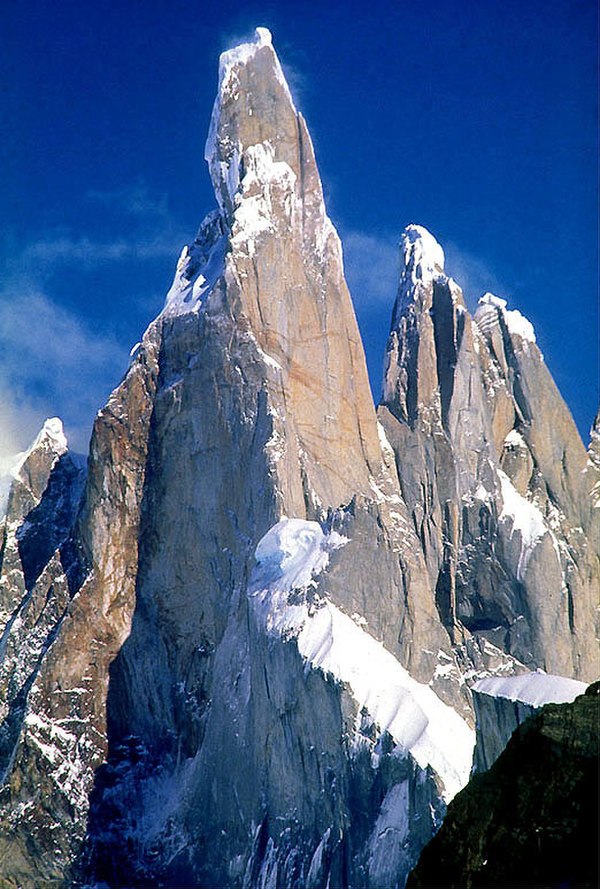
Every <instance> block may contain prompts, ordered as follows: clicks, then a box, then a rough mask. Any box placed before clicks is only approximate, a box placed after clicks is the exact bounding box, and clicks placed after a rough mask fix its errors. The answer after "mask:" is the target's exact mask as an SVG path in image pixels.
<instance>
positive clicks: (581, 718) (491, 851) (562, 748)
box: [407, 683, 600, 889]
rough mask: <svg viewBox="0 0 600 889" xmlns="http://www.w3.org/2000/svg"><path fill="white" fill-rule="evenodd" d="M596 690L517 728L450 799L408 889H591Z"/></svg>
mask: <svg viewBox="0 0 600 889" xmlns="http://www.w3.org/2000/svg"><path fill="white" fill-rule="evenodd" d="M598 691H599V686H598V683H595V685H591V686H590V687H589V689H588V691H587V692H586V694H585V695H580V696H579V697H577V698H576V699H575V701H573V703H566V704H547V705H546V706H545V707H543V708H542V709H541V710H540V711H539V713H537V714H536V715H535V716H533V717H532V718H531V719H528V720H527V721H526V722H525V723H523V725H521V726H520V727H519V728H518V730H517V731H516V732H515V733H514V735H513V736H512V738H511V740H510V741H509V743H508V746H507V747H506V749H505V750H504V752H503V753H502V754H501V756H500V757H499V758H498V759H497V760H496V762H495V763H494V765H493V766H492V767H491V768H490V770H489V771H487V772H484V773H483V774H481V775H477V776H476V777H475V778H474V779H473V780H472V781H471V782H469V784H468V785H467V787H466V788H465V789H464V790H463V791H461V793H460V794H459V795H458V796H457V797H456V798H455V799H454V800H453V801H452V803H451V804H450V806H449V808H448V814H447V817H446V819H445V821H444V824H443V825H442V828H441V830H440V831H439V833H438V834H437V836H436V837H434V839H433V840H432V841H431V843H430V844H429V845H428V846H427V847H426V848H425V850H424V851H423V854H422V856H421V858H420V860H419V863H418V865H417V867H416V868H415V870H414V871H413V872H412V874H411V875H410V877H409V879H408V883H407V889H417V887H426V886H428V887H438V886H447V887H449V889H450V887H457V889H458V887H460V889H463V887H464V889H473V887H476V886H498V887H503V889H504V887H506V889H513V887H514V889H520V887H522V886H547V887H552V889H554V887H556V889H558V887H559V886H574V887H578V889H584V887H586V889H587V887H589V889H593V887H595V886H597V885H598V756H599V749H598V725H599V717H600V714H599V711H598ZM517 788H518V790H517Z"/></svg>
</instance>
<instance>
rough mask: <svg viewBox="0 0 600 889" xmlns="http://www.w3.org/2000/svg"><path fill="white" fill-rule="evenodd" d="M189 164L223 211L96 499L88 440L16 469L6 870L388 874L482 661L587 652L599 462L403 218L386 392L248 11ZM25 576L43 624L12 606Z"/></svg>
mask: <svg viewBox="0 0 600 889" xmlns="http://www.w3.org/2000/svg"><path fill="white" fill-rule="evenodd" d="M206 160H207V162H208V166H209V170H210V174H211V178H212V182H213V185H214V189H215V195H216V199H217V205H218V206H217V209H216V210H215V211H213V212H212V213H210V214H209V215H208V216H207V217H206V218H205V220H204V222H203V223H202V225H201V226H200V229H199V231H198V234H197V236H196V238H195V240H194V241H193V242H192V243H191V244H190V245H188V246H186V247H185V248H184V250H183V252H182V254H181V257H180V259H179V262H178V264H177V269H176V273H175V278H174V281H173V285H172V287H171V289H170V291H169V293H168V294H167V299H166V303H165V307H164V309H163V311H162V312H161V314H160V315H159V316H158V318H157V319H156V320H155V321H153V322H152V323H151V324H150V326H149V327H148V330H147V331H146V333H145V335H144V337H143V339H142V342H141V343H139V344H138V345H137V347H136V348H135V349H134V350H133V353H132V360H131V364H130V367H129V369H128V372H127V374H126V375H125V377H124V379H123V381H122V382H121V384H120V385H119V386H118V387H117V389H115V391H114V392H113V394H112V395H111V397H110V399H109V401H108V403H107V405H106V406H105V407H104V408H103V409H102V410H101V411H100V412H99V414H98V416H97V418H96V422H95V424H94V430H93V434H92V441H91V445H90V454H89V458H88V464H87V477H86V481H85V489H84V491H83V494H82V495H81V499H79V493H80V490H81V489H80V486H79V487H78V484H79V482H78V483H77V484H76V483H75V481H76V478H77V479H81V477H82V476H81V470H80V469H78V470H77V473H78V474H77V475H76V478H75V474H74V473H75V470H73V471H72V473H71V474H72V475H73V479H72V483H71V487H69V486H68V485H67V486H66V487H64V488H61V489H60V490H65V491H66V490H67V489H68V490H69V491H71V492H72V493H71V494H69V495H67V494H66V493H65V494H64V496H63V501H64V502H65V503H67V502H68V503H69V504H70V508H69V510H65V511H63V512H64V515H63V512H60V510H46V511H45V512H43V513H40V516H42V515H43V516H44V522H42V523H41V524H40V522H39V521H38V520H37V519H36V520H35V521H34V513H35V511H36V509H37V504H38V502H40V503H41V502H43V500H44V498H45V497H47V496H48V497H50V493H49V492H50V491H51V488H52V490H53V491H54V490H55V489H54V487H52V485H51V478H52V472H53V471H54V468H55V466H57V465H58V463H57V462H56V461H57V460H58V461H59V462H60V460H65V461H67V462H68V460H70V458H68V455H67V452H66V442H64V441H63V440H62V439H61V443H60V446H59V450H60V454H58V452H57V453H56V454H55V455H54V456H53V457H52V460H53V461H54V462H52V461H50V463H49V462H48V461H46V463H45V464H44V466H46V478H47V479H48V480H47V481H44V478H43V477H40V478H39V479H38V487H37V489H36V490H37V494H36V496H37V500H32V501H31V502H29V501H27V502H23V505H22V507H19V509H20V512H19V511H18V509H17V507H16V506H15V507H13V506H11V504H13V503H15V504H17V499H18V498H17V495H16V493H15V492H16V491H17V489H18V486H19V484H20V481H19V479H16V480H15V481H14V482H13V483H12V487H11V490H10V494H9V513H8V515H9V516H10V518H7V520H6V530H5V532H4V533H5V541H6V542H5V545H4V548H3V551H2V571H3V572H5V573H4V574H3V575H2V576H3V578H5V579H3V587H2V597H3V599H2V601H3V603H4V605H3V607H4V612H5V618H4V635H3V637H2V643H1V645H2V646H4V645H5V640H6V639H8V640H10V639H12V638H15V640H16V639H17V638H18V640H19V641H18V646H19V648H18V652H31V656H30V655H29V654H27V655H26V656H25V655H21V654H19V657H18V658H17V659H16V660H17V662H20V661H21V660H22V661H23V662H27V663H29V664H30V666H29V667H28V668H27V669H28V673H27V679H26V682H25V683H24V684H22V685H20V686H19V689H18V695H19V700H18V706H17V707H13V709H12V710H11V715H10V717H7V721H6V722H5V725H6V726H7V728H5V727H4V725H3V727H2V732H3V734H2V738H3V739H5V740H4V741H3V750H4V751H5V752H4V760H3V762H4V766H3V768H4V783H3V787H2V790H1V791H0V812H1V818H0V875H1V876H2V879H3V881H4V882H3V883H1V884H0V885H4V886H18V885H36V886H56V885H60V886H69V885H80V886H81V885H108V886H115V887H116V886H147V885H148V884H149V883H150V884H152V885H161V886H178V887H181V886H232V887H248V889H249V887H254V886H257V887H258V886H260V887H264V889H266V887H270V886H275V885H277V886H279V887H290V889H291V887H294V886H306V887H318V886H325V885H330V886H350V885H357V886H366V887H373V889H375V887H381V886H383V885H385V886H403V885H404V883H405V880H406V878H407V876H408V873H409V871H410V870H411V868H412V867H413V865H414V864H415V863H416V861H417V858H418V855H419V852H420V850H421V849H422V848H423V847H424V845H425V844H426V843H427V842H428V841H429V839H430V838H431V837H432V836H433V834H434V833H435V832H436V831H437V829H438V828H439V825H440V823H441V821H442V819H443V816H444V813H445V811H446V805H447V803H448V802H449V801H450V799H451V798H452V797H453V796H454V795H455V794H456V793H457V792H458V791H459V790H460V789H461V788H462V787H463V786H464V785H465V784H466V783H467V781H468V778H469V774H470V770H471V763H472V753H473V745H474V741H475V733H474V731H473V726H474V718H473V706H472V695H471V691H470V686H471V685H472V684H473V682H474V681H475V680H477V679H481V678H482V677H485V676H490V675H493V676H506V675H512V674H514V673H525V672H527V671H529V670H533V669H536V668H541V669H544V670H549V669H552V670H554V671H555V672H557V673H559V674H562V675H565V676H570V677H578V678H582V679H589V678H591V677H592V676H593V675H595V672H596V663H597V660H596V659H597V652H596V648H595V647H594V642H593V633H594V623H593V606H594V592H593V591H594V583H595V581H596V580H597V571H598V560H597V554H595V553H594V552H593V551H592V547H591V545H590V544H588V543H586V540H587V539H588V531H589V530H590V529H593V525H592V522H593V521H594V519H593V515H594V514H593V510H592V507H591V499H590V492H591V491H592V489H593V487H594V485H595V484H597V478H598V465H597V461H596V462H594V458H593V454H592V455H591V456H588V455H587V454H586V452H585V449H584V447H583V445H582V444H581V442H580V440H579V438H578V436H577V432H576V430H575V427H574V425H573V423H572V420H571V418H570V415H569V413H568V410H567V408H566V406H565V405H564V403H563V402H562V400H561V399H560V396H559V394H558V392H557V390H556V388H555V386H554V384H553V382H552V380H551V377H550V375H549V374H548V371H547V369H546V367H545V365H544V363H543V359H542V357H541V355H540V353H539V350H538V349H537V347H536V346H535V344H534V342H533V332H532V330H531V326H530V325H529V323H528V322H527V321H526V320H525V319H523V318H522V317H521V316H520V315H519V313H518V312H515V311H512V312H510V311H507V310H506V307H505V305H504V304H503V303H502V301H500V300H498V299H497V298H496V297H491V296H489V295H487V296H486V297H484V299H483V300H482V304H481V307H480V309H479V310H478V312H477V314H476V316H475V319H471V318H470V316H469V314H468V312H467V311H466V309H465V307H464V303H463V300H462V296H461V294H460V290H459V288H458V287H457V285H456V284H455V283H454V282H453V281H452V280H451V279H449V278H447V277H446V276H445V275H444V272H443V264H444V258H443V251H442V249H441V248H440V247H439V245H438V244H437V243H436V242H435V240H434V239H433V237H432V236H431V235H430V234H429V233H428V232H426V231H425V230H424V229H422V228H420V227H418V226H409V227H408V228H407V230H406V232H405V234H404V236H403V239H402V251H403V252H402V256H403V264H402V271H401V280H400V288H399V295H398V299H397V301H396V306H395V309H394V315H393V322H392V330H391V334H390V341H389V344H388V352H387V368H386V373H385V379H384V394H383V399H382V403H381V405H380V406H379V409H378V411H376V410H375V407H374V405H373V402H372V398H371V395H370V389H369V382H368V379H367V372H366V366H365V359H364V354H363V350H362V345H361V341H360V335H359V331H358V327H357V324H356V319H355V316H354V312H353V309H352V302H351V299H350V295H349V292H348V289H347V286H346V283H345V280H344V273H343V259H342V250H341V245H340V241H339V238H338V236H337V234H336V232H335V229H334V228H333V226H332V224H331V222H330V220H329V218H328V216H327V214H326V210H325V205H324V201H323V191H322V186H321V182H320V178H319V174H318V170H317V166H316V162H315V156H314V151H313V147H312V143H311V140H310V136H309V134H308V130H307V128H306V124H305V122H304V119H303V117H302V115H301V114H300V113H298V112H297V110H296V108H295V106H294V103H293V100H292V97H291V95H290V92H289V89H288V87H287V84H286V82H285V79H284V77H283V74H282V70H281V67H280V64H279V61H278V59H277V56H276V54H275V52H274V50H273V47H272V45H271V37H270V34H269V32H268V31H266V30H265V29H262V28H259V29H257V32H256V36H255V40H254V41H253V42H251V43H247V44H242V45H241V46H239V47H236V48H235V49H233V50H230V51H228V52H226V53H224V54H223V55H222V56H221V60H220V66H219V87H218V94H217V99H216V101H215V105H214V109H213V114H212V119H211V124H210V130H209V136H208V140H207V145H206ZM548 410H550V411H551V414H550V415H551V416H552V417H553V422H554V425H553V427H552V429H551V430H550V429H546V431H545V427H547V426H548V424H547V423H546V422H545V421H544V420H543V419H540V417H542V418H543V417H544V416H546V412H547V411H548ZM36 447H37V446H34V448H33V450H32V452H31V453H32V454H34V453H35V452H36ZM61 448H62V450H61ZM38 450H39V448H38ZM44 453H45V451H44ZM53 453H54V452H53ZM557 461H558V462H557ZM69 465H71V464H70V463H69ZM73 466H75V464H73ZM65 484H66V482H65ZM57 490H58V489H57ZM40 497H41V498H42V499H41V500H40ZM56 498H57V494H52V497H51V499H50V501H49V502H52V503H54V502H55V501H56ZM59 499H60V498H59ZM63 501H61V502H63ZM11 509H13V512H11ZM15 509H17V511H15ZM59 515H60V516H62V517H61V518H60V521H58V519H59ZM56 524H57V527H55V525H56ZM30 525H31V526H32V527H35V528H36V529H37V528H40V527H47V532H44V534H41V536H40V535H39V534H38V532H37V531H36V536H35V538H32V540H33V539H35V540H36V552H38V550H37V547H38V543H39V544H40V547H41V548H40V549H39V552H38V554H37V555H36V558H35V560H34V561H29V560H28V559H27V558H25V562H23V561H22V562H21V565H22V566H23V570H22V573H21V575H19V574H18V573H15V569H14V568H13V565H14V563H15V560H16V555H15V544H14V543H11V542H10V541H11V540H12V541H15V540H20V539H21V537H23V539H25V536H26V534H27V533H29V532H27V529H28V528H29V526H30ZM58 526H59V527H60V531H59V530H58ZM10 535H12V537H11V536H10ZM589 539H590V540H593V539H594V538H593V537H590V538H589ZM42 541H45V542H44V546H41V543H42ZM23 552H24V551H23ZM57 552H58V555H56V554H57ZM11 554H12V555H11ZM19 558H21V559H22V558H23V556H21V554H20V551H19ZM52 559H54V560H55V561H54V562H53V563H52V564H53V565H54V566H55V569H56V572H57V573H56V578H55V581H53V584H47V585H46V586H44V587H43V592H42V588H41V587H39V584H40V580H39V578H40V576H45V575H44V574H43V572H44V571H46V574H48V570H46V569H47V566H48V565H50V563H51V561H52ZM44 560H46V561H44ZM48 560H50V561H48ZM5 563H6V569H5V567H4V565H5ZM32 564H35V566H36V567H35V570H32V569H30V568H29V567H27V568H26V567H25V565H32ZM40 569H41V570H42V575H40V574H38V573H37V572H39V570H40ZM52 570H54V569H52ZM36 574H37V576H35V575H36ZM59 578H60V582H59ZM38 590H39V593H38V592H36V591H38ZM38 595H39V596H41V597H45V598H44V602H45V605H44V607H43V610H44V615H45V617H44V624H43V627H44V630H43V632H40V628H39V627H38V624H37V622H35V623H31V622H30V623H27V622H26V621H25V622H23V621H22V620H21V619H20V614H21V611H20V609H21V610H22V609H23V608H24V605H23V604H22V603H24V602H25V600H27V601H29V598H31V597H32V596H33V598H35V597H36V596H38ZM28 597H29V598H28ZM27 607H29V606H27ZM46 615H47V617H46ZM15 633H18V634H19V635H18V637H17V636H16V635H15ZM6 650H7V651H8V650H9V649H8V648H6ZM0 652H2V657H3V658H4V654H3V652H4V648H0ZM11 657H12V658H13V660H11V659H10V658H8V660H6V664H7V668H8V669H14V668H13V667H11V666H10V664H11V663H14V662H15V660H14V656H11ZM2 664H3V666H2V669H3V670H4V659H3V661H2ZM7 702H8V706H9V708H10V703H9V699H8V698H7Z"/></svg>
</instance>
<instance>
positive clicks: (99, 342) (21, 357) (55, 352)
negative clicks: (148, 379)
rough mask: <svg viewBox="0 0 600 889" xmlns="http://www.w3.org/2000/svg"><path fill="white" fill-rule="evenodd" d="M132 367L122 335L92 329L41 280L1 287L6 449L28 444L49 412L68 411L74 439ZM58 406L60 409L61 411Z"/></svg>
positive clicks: (2, 443) (0, 417) (0, 388)
mask: <svg viewBox="0 0 600 889" xmlns="http://www.w3.org/2000/svg"><path fill="white" fill-rule="evenodd" d="M126 366H127V350H126V349H125V348H124V347H123V346H122V345H120V344H119V343H118V342H117V340H116V339H115V338H114V337H112V336H110V335H106V334H102V333H98V332H95V331H93V330H91V329H90V328H89V327H88V326H87V325H86V324H85V323H84V322H82V321H81V320H80V319H79V318H77V317H76V316H75V315H73V314H72V313H71V312H69V311H67V310H66V309H64V308H63V307H61V306H59V305H57V304H56V303H55V302H53V301H52V300H51V299H50V298H49V297H48V296H47V295H46V294H45V293H44V292H43V291H42V290H41V289H39V287H37V286H36V285H33V284H30V283H27V282H25V281H20V282H17V281H13V282H12V283H11V285H9V286H6V287H4V288H3V289H2V290H0V402H1V407H0V455H1V454H2V451H4V453H7V452H11V451H13V452H14V451H15V450H20V449H22V448H24V447H26V446H27V445H28V444H29V443H30V441H31V440H32V439H33V438H34V436H35V435H36V433H37V432H38V431H39V428H40V426H41V424H42V423H43V421H44V419H46V417H48V416H52V415H54V414H56V413H60V414H61V415H62V418H63V420H64V421H65V424H66V426H67V431H68V433H69V437H70V439H71V442H72V444H73V446H74V447H75V448H76V449H79V450H84V451H85V450H86V449H87V440H88V436H89V432H90V428H91V422H92V420H93V417H94V415H95V414H96V412H97V410H98V408H99V407H100V406H101V404H102V398H104V399H105V398H106V397H107V396H108V394H109V392H110V391H111V389H112V388H113V386H114V385H115V384H116V383H117V382H118V379H119V376H120V374H122V373H123V371H124V369H125V368H126ZM58 408H60V411H59V410H58Z"/></svg>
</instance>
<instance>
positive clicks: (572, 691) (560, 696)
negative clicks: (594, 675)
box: [473, 672, 587, 707]
mask: <svg viewBox="0 0 600 889" xmlns="http://www.w3.org/2000/svg"><path fill="white" fill-rule="evenodd" d="M586 688H587V685H586V683H585V682H578V681H577V680H576V679H568V678H566V677H565V676H552V675H550V674H547V673H542V672H537V673H525V674H523V675H521V676H509V677H489V678H487V679H480V680H479V682H476V683H475V685H474V686H473V691H476V692H478V693H479V694H482V695H490V696H491V697H495V698H506V699H507V700H509V701H520V702H521V703H522V704H529V705H530V706H531V707H543V705H544V704H567V703H571V701H574V700H575V698H576V697H578V696H579V695H582V694H584V692H585V690H586Z"/></svg>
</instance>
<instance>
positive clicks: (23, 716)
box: [0, 418, 85, 884]
mask: <svg viewBox="0 0 600 889" xmlns="http://www.w3.org/2000/svg"><path fill="white" fill-rule="evenodd" d="M84 481H85V471H84V468H83V466H82V462H81V460H80V459H78V458H77V457H76V456H73V455H71V454H70V453H69V452H68V450H67V441H66V438H65V436H64V433H63V429H62V424H61V422H60V420H58V419H56V418H54V419H51V420H47V421H46V423H45V424H44V426H43V428H42V430H41V432H40V434H39V435H38V437H37V439H36V440H35V442H34V443H33V445H32V446H31V448H30V449H29V451H27V452H26V453H24V454H22V455H19V459H18V460H17V462H16V463H15V464H14V465H13V467H12V473H11V481H10V484H9V486H8V497H7V503H6V513H5V515H4V517H3V519H2V524H1V525H0V535H1V539H2V547H1V549H0V607H1V611H2V614H1V627H2V636H1V638H0V720H1V723H0V775H1V776H2V789H1V791H0V806H1V807H2V810H3V817H2V822H1V827H0V874H2V876H3V877H4V876H7V877H11V878H12V879H13V881H14V882H15V883H21V882H23V884H26V883H27V877H28V876H29V875H30V874H31V870H30V862H29V852H28V850H27V845H28V837H27V835H26V834H25V833H21V832H20V823H21V818H20V815H21V814H22V813H21V812H20V811H19V807H18V804H17V805H16V806H15V805H13V804H14V803H17V799H21V798H22V799H23V800H24V803H23V805H26V804H27V801H28V797H29V802H31V799H32V798H33V797H35V795H36V794H37V793H38V792H39V791H40V788H41V787H44V785H46V787H47V786H48V783H51V782H52V781H53V780H56V779H57V778H56V776H53V775H51V774H49V772H51V771H52V768H51V767H52V765H53V763H48V762H46V768H45V770H44V772H45V774H44V775H43V777H42V780H41V781H40V785H37V784H36V782H35V781H34V780H31V783H29V784H28V786H27V789H26V791H25V792H24V793H23V788H22V787H19V793H18V794H17V796H16V798H15V796H14V795H13V791H14V781H15V778H16V773H15V771H14V770H13V766H14V761H15V758H16V757H18V752H17V751H18V750H19V746H20V739H21V738H22V737H23V735H24V733H25V732H26V728H25V726H26V723H27V720H28V719H30V715H29V714H28V701H29V698H30V695H31V689H32V687H33V686H34V684H35V682H36V680H37V678H38V675H39V672H40V668H41V665H42V663H43V662H44V659H45V657H46V656H47V652H48V650H49V648H50V647H51V645H52V643H53V642H54V640H55V639H56V636H57V633H58V631H59V628H60V625H61V622H62V619H63V617H64V614H65V612H66V610H67V607H68V605H69V602H70V597H71V592H72V590H73V589H74V588H75V587H76V586H77V583H78V560H77V557H76V551H75V549H74V547H73V542H72V531H73V525H74V521H75V516H76V513H77V508H78V505H79V501H80V498H81V493H82V487H83V483H84ZM35 743H36V742H35V741H34V742H33V745H34V746H33V748H32V753H33V752H34V751H35V752H37V753H40V752H41V742H39V743H38V748H36V747H35ZM48 766H50V768H48ZM29 778H30V779H31V778H32V776H31V775H29ZM16 780H17V782H19V779H18V778H16ZM42 792H43V791H42ZM21 795H22V796H21Z"/></svg>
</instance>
